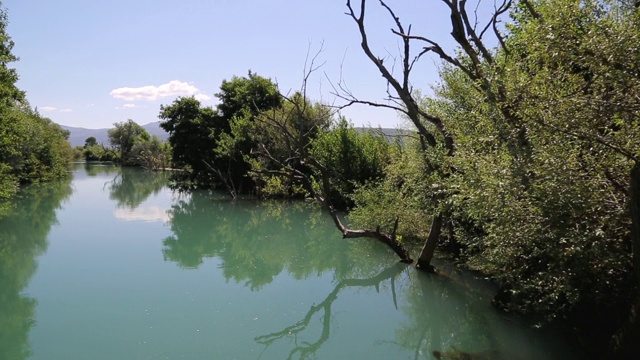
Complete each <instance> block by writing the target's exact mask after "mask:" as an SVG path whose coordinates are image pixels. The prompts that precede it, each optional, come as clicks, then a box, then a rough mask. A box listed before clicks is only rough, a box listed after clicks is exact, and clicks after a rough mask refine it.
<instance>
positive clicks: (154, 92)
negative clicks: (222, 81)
mask: <svg viewBox="0 0 640 360" xmlns="http://www.w3.org/2000/svg"><path fill="white" fill-rule="evenodd" d="M109 95H111V96H113V97H114V98H116V99H121V100H126V101H137V100H158V99H160V98H165V97H176V96H196V97H197V98H198V99H202V100H208V99H209V98H210V97H209V96H207V95H205V94H202V93H201V92H200V90H199V89H198V88H197V87H195V86H193V85H192V84H189V83H187V82H183V81H179V80H172V81H169V82H168V83H166V84H162V85H159V86H153V85H148V86H142V87H137V88H131V87H122V88H118V89H114V90H112V91H111V92H110V93H109Z"/></svg>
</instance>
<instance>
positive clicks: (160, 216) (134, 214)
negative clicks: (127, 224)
mask: <svg viewBox="0 0 640 360" xmlns="http://www.w3.org/2000/svg"><path fill="white" fill-rule="evenodd" d="M113 215H114V216H115V217H116V219H120V220H124V221H145V222H157V221H162V222H164V223H166V222H169V221H170V220H171V216H170V215H169V213H168V212H167V210H166V209H164V208H160V207H158V206H139V207H137V208H135V209H131V208H125V209H115V210H114V211H113Z"/></svg>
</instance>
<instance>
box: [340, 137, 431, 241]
mask: <svg viewBox="0 0 640 360" xmlns="http://www.w3.org/2000/svg"><path fill="white" fill-rule="evenodd" d="M430 174H431V171H430V170H429V169H428V166H427V163H426V161H425V155H424V152H423V151H422V149H421V148H420V146H419V144H418V143H417V141H415V139H410V140H407V141H405V142H404V143H403V144H398V145H397V146H396V147H395V148H394V151H392V152H391V158H390V159H389V161H388V164H387V165H386V166H385V167H384V175H383V176H382V177H381V178H380V179H379V180H377V181H372V182H369V183H367V184H366V185H365V186H360V187H358V188H357V189H356V191H355V193H354V195H353V198H354V200H355V204H356V207H355V208H354V209H353V211H352V212H351V213H350V214H349V220H350V221H352V222H353V223H354V224H355V225H356V226H358V227H363V228H376V227H378V226H380V227H381V229H382V230H384V231H386V232H389V233H390V232H391V231H392V230H393V224H394V222H395V220H396V218H398V219H399V222H398V234H400V235H401V236H402V237H403V239H404V240H413V241H414V242H415V243H419V240H424V239H426V238H427V236H428V235H429V234H428V232H429V226H428V224H429V218H430V217H431V215H432V213H433V209H434V206H435V202H434V201H433V193H434V190H435V188H434V187H433V186H432V184H433V179H432V176H431V175H430Z"/></svg>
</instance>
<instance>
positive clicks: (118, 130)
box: [109, 119, 150, 165]
mask: <svg viewBox="0 0 640 360" xmlns="http://www.w3.org/2000/svg"><path fill="white" fill-rule="evenodd" d="M113 125H114V128H113V129H110V130H109V143H111V146H113V147H114V148H116V150H118V152H119V153H120V154H119V156H120V159H119V160H120V162H121V163H122V164H125V165H132V164H134V163H135V159H134V158H133V157H132V153H131V150H132V149H133V146H134V145H135V144H136V143H138V142H140V141H149V139H150V136H149V133H148V132H147V131H146V130H145V129H144V128H143V127H142V126H140V125H138V124H137V123H136V122H135V121H133V120H131V119H129V120H127V121H126V122H118V123H114V124H113Z"/></svg>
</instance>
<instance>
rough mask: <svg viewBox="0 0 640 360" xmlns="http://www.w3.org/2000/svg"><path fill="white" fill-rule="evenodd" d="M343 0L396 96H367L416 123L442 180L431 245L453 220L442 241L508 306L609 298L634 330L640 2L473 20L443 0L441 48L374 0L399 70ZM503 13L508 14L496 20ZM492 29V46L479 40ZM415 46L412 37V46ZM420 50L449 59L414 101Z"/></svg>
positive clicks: (528, 308) (562, 306)
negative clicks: (456, 248)
mask: <svg viewBox="0 0 640 360" xmlns="http://www.w3.org/2000/svg"><path fill="white" fill-rule="evenodd" d="M351 3H352V2H351V1H348V2H347V8H348V10H349V11H348V15H349V16H351V18H352V19H353V20H354V22H355V23H356V25H357V27H358V30H359V32H360V35H361V40H362V43H361V45H362V49H363V51H364V52H365V54H366V55H367V56H368V58H369V59H370V60H371V61H372V63H373V64H374V65H375V66H376V68H377V69H378V70H379V71H380V73H381V74H382V76H383V77H384V78H385V79H386V80H387V81H388V84H389V89H391V91H393V92H390V93H389V97H390V99H391V101H392V103H391V104H392V105H388V104H379V103H373V105H375V106H388V107H392V108H395V109H397V110H398V111H401V112H402V113H404V114H405V115H406V116H407V117H408V118H409V119H410V120H411V121H412V122H413V124H414V125H415V127H416V129H417V131H418V134H419V135H420V136H421V140H422V144H424V145H425V146H423V153H424V158H425V159H426V160H427V164H428V167H427V171H428V173H430V174H435V175H437V176H435V177H434V176H426V177H425V181H426V182H427V183H430V185H431V186H430V187H435V188H436V189H440V190H439V191H438V192H434V193H433V195H437V196H434V197H433V198H432V199H433V200H432V201H433V206H434V208H435V209H436V214H437V215H436V216H434V217H433V219H434V220H433V222H432V226H431V230H430V231H429V240H427V242H426V244H431V245H432V246H433V244H434V243H433V242H431V241H430V240H431V239H432V238H433V239H435V240H438V238H441V237H442V236H438V234H437V233H438V231H437V230H440V229H441V228H442V226H443V224H449V225H452V226H453V227H454V228H455V229H454V230H455V232H454V236H453V237H452V236H450V238H452V239H453V240H454V241H455V242H456V243H458V245H460V246H461V247H462V255H463V256H464V259H465V260H466V261H467V264H468V265H469V266H471V267H474V268H476V269H480V270H483V271H484V272H485V273H488V274H490V275H492V276H494V277H495V278H496V279H497V280H498V281H499V284H500V287H501V291H500V292H499V296H498V297H497V298H496V303H499V304H501V306H503V307H506V308H509V309H511V310H514V311H521V312H528V313H531V312H533V313H537V314H544V315H546V316H547V317H549V318H553V317H555V316H561V315H566V314H568V313H571V312H575V310H576V309H578V308H583V309H584V308H589V309H597V311H599V312H603V311H610V313H614V312H615V305H617V306H621V305H623V304H625V303H629V302H630V301H634V304H635V305H634V307H635V308H634V309H632V310H631V311H630V312H629V313H630V314H632V318H631V319H630V321H629V322H628V323H629V324H634V323H635V324H636V325H632V326H630V328H633V327H634V326H635V329H636V330H635V334H637V333H638V331H637V320H636V319H635V318H633V314H635V313H637V309H639V308H640V305H638V304H640V301H638V300H637V298H638V296H637V294H638V292H637V291H638V290H637V289H638V288H640V287H639V286H638V281H639V280H640V276H638V273H637V272H638V270H639V269H640V266H639V265H638V264H640V253H639V252H638V251H637V249H639V248H640V237H639V236H638V235H637V234H638V230H640V229H638V226H637V224H638V223H639V221H640V220H639V219H638V217H637V204H638V202H637V200H636V199H635V198H634V196H637V192H635V189H637V187H634V186H633V184H634V183H636V179H637V178H636V176H638V175H637V174H638V173H640V171H638V170H637V169H638V168H639V166H638V154H639V149H638V148H639V147H640V143H638V141H637V139H638V138H640V137H639V136H638V135H640V134H638V132H639V131H640V127H638V115H637V114H638V109H640V107H639V106H638V102H637V99H638V98H640V97H638V96H636V95H635V94H636V93H637V92H638V88H639V87H638V86H639V82H638V79H639V78H640V76H638V60H639V59H638V54H639V53H640V52H638V51H635V50H637V43H638V29H639V28H640V27H638V16H639V15H638V11H637V4H631V3H629V2H625V1H581V2H566V1H554V0H548V1H527V0H521V1H519V2H513V3H512V2H510V1H505V2H503V3H502V4H500V6H497V8H496V9H495V11H494V13H493V14H492V16H490V17H489V19H488V20H487V22H486V23H485V24H479V20H477V21H476V19H474V18H473V16H474V15H475V12H474V13H471V12H468V11H467V9H466V5H467V3H466V1H457V0H445V1H444V3H445V5H446V7H447V8H448V10H449V13H450V18H451V20H452V22H451V30H452V32H451V35H452V38H453V40H454V41H455V42H456V43H457V45H458V49H457V52H455V53H454V52H451V53H449V52H447V51H445V50H444V49H443V48H442V47H441V46H440V44H438V43H437V42H435V41H433V40H431V39H430V38H429V37H427V36H421V35H414V34H411V33H410V28H409V27H406V26H405V25H404V24H402V23H401V22H400V19H399V17H398V16H396V14H395V13H394V11H393V10H392V9H391V8H390V7H389V6H388V5H387V4H386V2H385V1H380V2H379V3H380V5H381V6H382V8H383V9H384V10H385V11H387V13H388V14H389V15H390V19H391V22H392V24H394V29H393V30H392V31H393V32H394V33H395V34H396V35H397V36H398V37H399V39H400V41H401V44H403V45H404V46H403V48H402V52H401V54H400V59H399V60H400V61H395V62H394V63H395V64H402V65H401V72H400V76H399V77H398V78H396V77H394V74H393V72H392V71H391V70H390V69H389V68H388V67H387V66H386V65H385V64H386V63H388V62H383V61H382V58H380V57H378V56H376V55H375V54H374V53H373V51H372V50H371V47H370V45H369V42H370V41H372V40H371V38H370V37H368V36H367V31H366V30H367V29H366V28H365V22H364V19H365V12H366V9H367V5H366V1H364V0H363V1H360V2H359V5H360V6H357V7H355V8H356V9H358V10H359V11H356V10H355V9H354V7H353V6H352V4H351ZM510 9H511V10H512V16H513V17H512V23H510V24H508V25H507V26H506V27H501V26H499V23H500V21H501V17H502V16H503V15H504V14H506V13H507V11H509V10H510ZM470 15H471V16H470ZM480 26H482V27H480ZM488 34H493V37H494V39H495V43H496V44H497V48H495V49H493V48H490V47H489V46H487V43H488V42H487V40H486V36H488ZM412 44H419V46H420V47H419V49H418V50H417V51H416V52H415V53H412V49H415V47H414V48H411V47H410V45H412ZM426 54H434V55H436V56H437V57H439V58H440V59H441V60H442V61H443V63H444V65H443V67H442V68H443V73H442V79H443V83H442V86H440V87H439V88H438V93H437V96H436V97H435V98H434V99H428V100H427V101H422V102H421V101H419V99H418V98H416V96H415V94H416V93H415V92H412V91H411V88H410V86H409V84H411V81H410V74H411V70H412V68H413V64H414V63H415V61H417V60H418V59H420V58H421V57H422V56H425V55H426ZM338 89H339V90H344V89H342V88H340V87H338ZM342 97H343V98H344V99H345V100H347V105H350V104H354V103H364V104H372V103H371V102H368V101H364V100H360V99H358V98H356V97H355V96H353V95H352V94H350V93H348V92H344V91H343V92H342ZM423 122H424V125H422V126H423V127H424V129H423V128H421V123H423ZM445 125H446V127H445ZM425 130H426V132H425ZM429 131H433V134H431V135H432V136H431V138H430V134H429ZM434 134H435V135H434ZM434 140H435V141H434ZM453 145H455V147H454V146H453ZM629 207H630V208H631V209H632V211H631V215H632V216H629V213H630V212H629V210H628V209H629ZM436 220H438V221H436ZM434 225H438V226H434ZM434 234H436V235H435V236H432V235H434ZM427 248H429V246H425V251H423V254H425V253H426V254H427V255H426V256H425V257H424V260H425V261H426V260H428V259H429V254H430V253H432V252H431V250H429V251H426V250H427ZM430 249H432V248H430ZM421 258H422V256H421ZM634 269H635V271H636V279H635V280H634V277H633V272H632V271H633V270H634ZM634 282H635V284H634ZM630 288H631V289H634V291H633V292H632V294H636V295H632V296H635V299H636V300H633V297H631V298H630V297H629V295H628V294H629V291H628V289H630ZM607 321H608V324H609V325H610V326H612V327H616V326H619V324H616V321H615V318H613V317H609V318H608V319H607ZM595 322H597V320H594V323H595ZM606 331H612V329H611V327H610V328H608V329H607V330H606ZM624 332H625V331H622V332H621V333H624ZM626 333H627V334H629V333H631V334H633V332H628V331H627V332H626ZM627 339H629V337H628V336H627ZM600 340H601V339H600ZM627 341H628V342H627V343H628V344H630V343H631V342H629V340H627Z"/></svg>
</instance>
